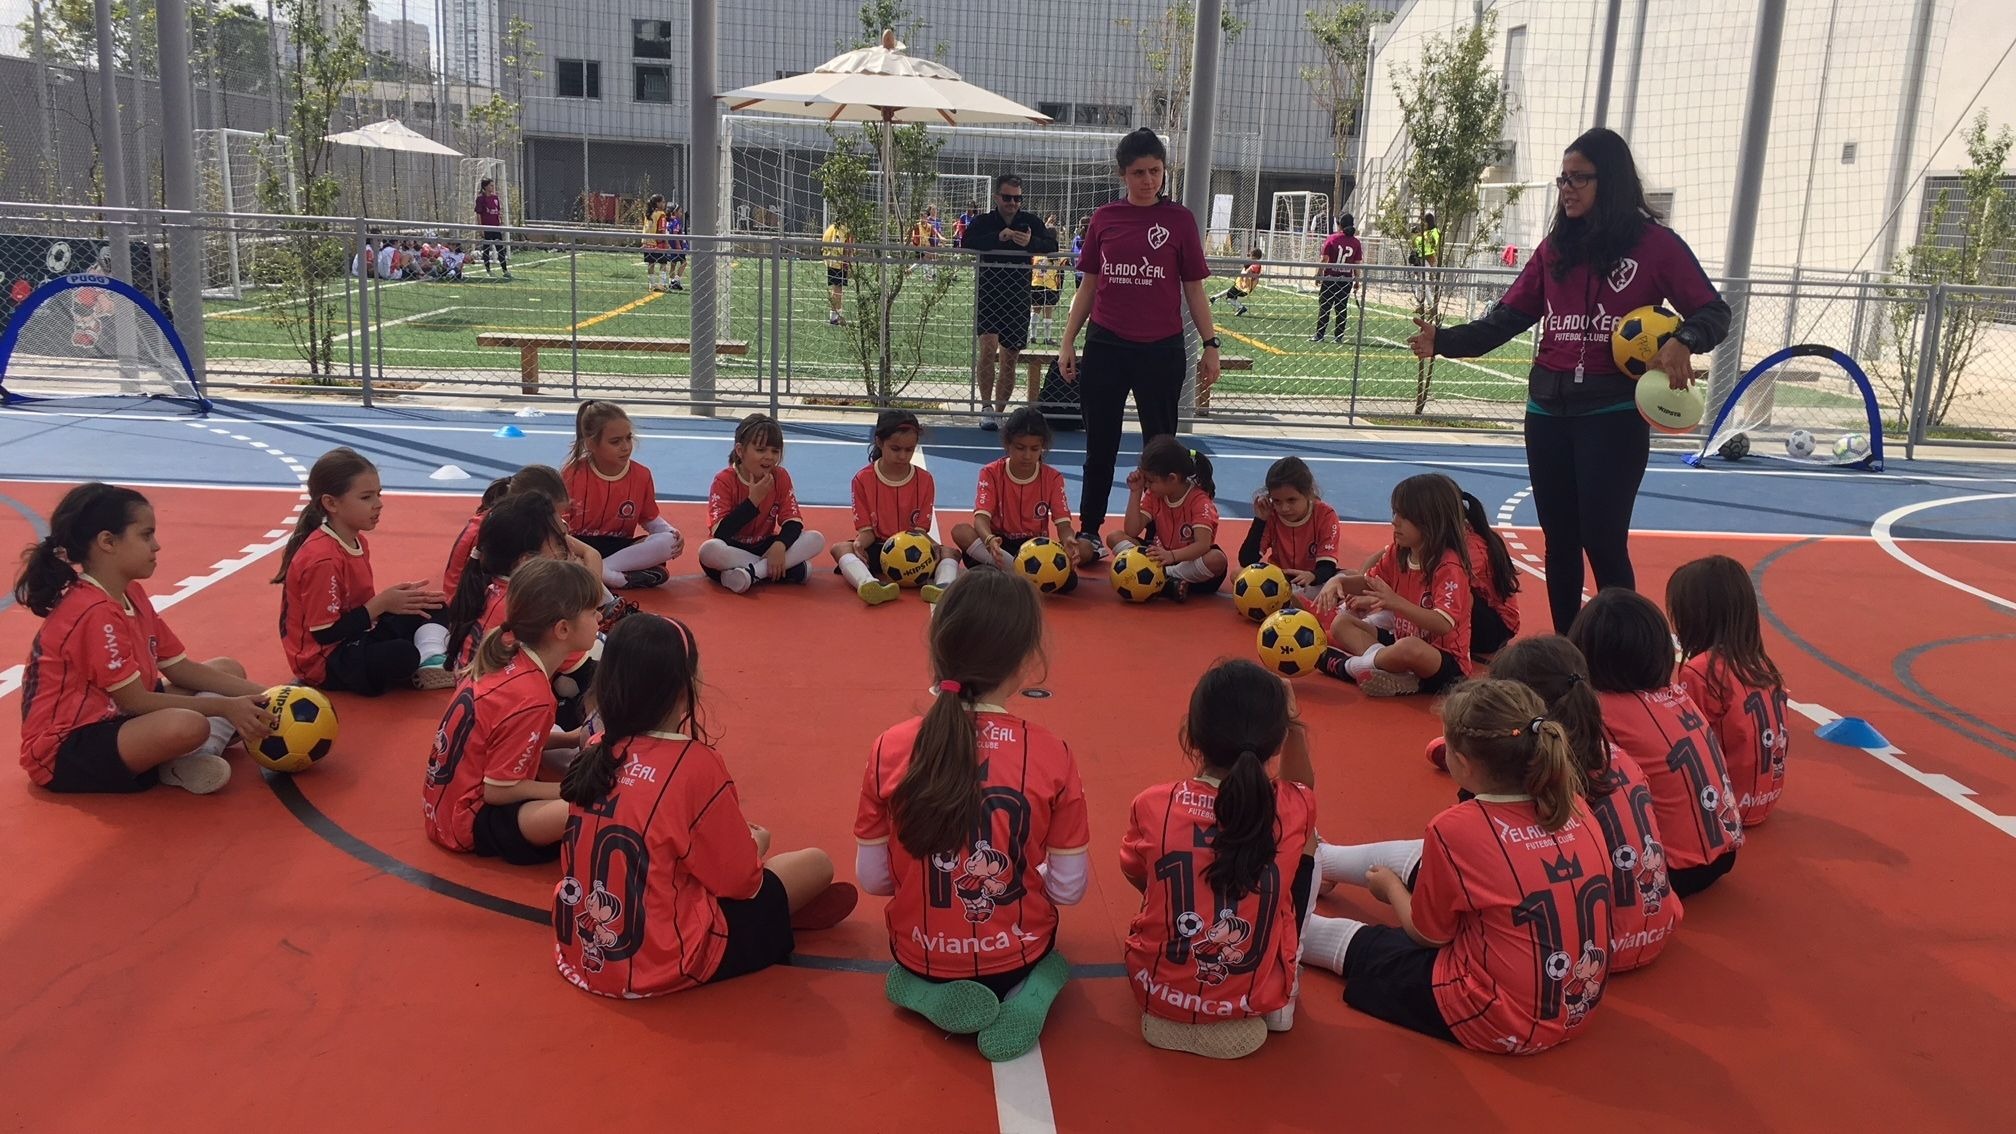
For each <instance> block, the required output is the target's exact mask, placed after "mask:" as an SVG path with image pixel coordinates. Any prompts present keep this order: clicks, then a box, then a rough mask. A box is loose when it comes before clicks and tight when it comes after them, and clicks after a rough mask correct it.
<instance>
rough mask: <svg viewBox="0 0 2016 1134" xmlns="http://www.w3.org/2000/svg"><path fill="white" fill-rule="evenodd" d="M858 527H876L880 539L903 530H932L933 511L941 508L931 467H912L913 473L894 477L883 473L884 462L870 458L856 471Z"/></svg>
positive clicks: (855, 492)
mask: <svg viewBox="0 0 2016 1134" xmlns="http://www.w3.org/2000/svg"><path fill="white" fill-rule="evenodd" d="M853 490H854V530H855V531H860V530H861V529H862V528H873V529H874V530H875V538H876V539H888V538H889V537H890V536H893V535H896V534H898V533H899V532H927V531H930V530H931V511H932V509H933V508H935V507H937V502H938V484H937V482H936V481H934V480H932V479H931V470H929V469H921V468H918V467H917V466H916V465H911V466H910V475H909V476H907V477H905V478H903V479H902V480H890V479H889V478H887V477H885V476H883V475H882V468H881V462H880V461H870V462H868V464H866V465H864V466H863V467H862V469H861V471H860V472H857V473H855V474H854V485H853Z"/></svg>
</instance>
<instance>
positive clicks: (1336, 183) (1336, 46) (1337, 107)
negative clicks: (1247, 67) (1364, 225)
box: [1302, 0, 1393, 211]
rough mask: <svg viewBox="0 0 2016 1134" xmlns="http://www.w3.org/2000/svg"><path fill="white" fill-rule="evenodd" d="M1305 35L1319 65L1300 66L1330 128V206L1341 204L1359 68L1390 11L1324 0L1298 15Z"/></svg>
mask: <svg viewBox="0 0 2016 1134" xmlns="http://www.w3.org/2000/svg"><path fill="white" fill-rule="evenodd" d="M1302 18H1303V20H1304V21H1306V22H1307V23H1308V25H1309V34H1310V36H1311V37H1312V38H1314V39H1315V40H1316V46H1317V47H1318V48H1320V49H1322V52H1323V62H1322V63H1321V64H1319V65H1317V66H1314V67H1304V68H1302V81H1303V82H1305V83H1307V84H1309V90H1310V93H1311V94H1313V95H1314V96H1315V98H1316V105H1317V106H1319V107H1321V108H1322V110H1323V117H1324V119H1325V120H1326V121H1328V122H1329V124H1330V159H1331V166H1330V207H1331V209H1332V210H1333V211H1335V210H1339V209H1341V208H1342V206H1343V204H1344V162H1345V160H1346V158H1347V157H1348V156H1349V155H1350V150H1351V139H1352V138H1354V137H1357V135H1358V112H1359V110H1360V109H1362V107H1363V104H1364V101H1365V67H1366V65H1367V63H1369V62H1370V57H1371V53H1372V39H1371V33H1372V29H1373V28H1375V27H1377V26H1379V25H1380V24H1384V23H1386V22H1388V21H1389V20H1391V19H1392V18H1393V13H1391V12H1388V11H1385V10H1383V9H1377V8H1373V7H1370V6H1369V5H1367V4H1366V3H1365V0H1349V2H1346V0H1330V2H1329V3H1327V4H1325V5H1323V6H1322V7H1318V8H1311V9H1310V10H1308V11H1306V12H1304V13H1302Z"/></svg>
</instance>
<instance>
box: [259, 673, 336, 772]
mask: <svg viewBox="0 0 2016 1134" xmlns="http://www.w3.org/2000/svg"><path fill="white" fill-rule="evenodd" d="M266 708H267V711H269V712H271V713H272V714H273V716H274V717H275V718H276V720H277V721H278V722H279V723H277V724H276V725H274V727H273V732H272V734H271V735H269V736H268V737H266V739H264V740H262V741H260V742H259V743H258V744H257V745H256V746H254V747H252V758H253V759H254V760H257V761H258V762H259V763H260V765H261V766H263V767H267V768H271V769H273V770H274V771H276V772H304V771H307V770H308V769H309V768H312V767H314V766H315V763H316V761H318V760H320V759H322V757H324V756H327V755H329V749H330V747H331V746H333V745H334V744H335V743H336V709H335V707H334V706H332V705H330V704H329V698H327V697H324V696H323V695H322V691H321V690H319V689H311V688H309V687H308V686H306V685H280V686H276V687H274V688H272V689H268V690H267V691H266Z"/></svg>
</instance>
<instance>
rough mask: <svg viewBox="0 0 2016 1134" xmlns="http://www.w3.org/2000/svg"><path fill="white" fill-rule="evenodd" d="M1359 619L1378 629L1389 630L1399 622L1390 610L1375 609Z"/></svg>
mask: <svg viewBox="0 0 2016 1134" xmlns="http://www.w3.org/2000/svg"><path fill="white" fill-rule="evenodd" d="M1359 621H1361V622H1363V623H1365V624H1366V625H1367V626H1372V627H1376V628H1377V629H1380V630H1391V629H1393V627H1394V626H1396V625H1398V624H1399V621H1400V619H1399V618H1398V616H1396V615H1395V614H1394V613H1393V612H1392V611H1390V610H1375V611H1373V612H1372V613H1370V614H1368V615H1366V616H1365V617H1364V618H1362V619H1360V620H1359Z"/></svg>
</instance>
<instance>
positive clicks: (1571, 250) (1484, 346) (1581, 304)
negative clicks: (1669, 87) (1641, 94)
mask: <svg viewBox="0 0 2016 1134" xmlns="http://www.w3.org/2000/svg"><path fill="white" fill-rule="evenodd" d="M1554 184H1555V186H1556V187H1557V188H1558V189H1559V190H1560V191H1561V197H1560V203H1559V205H1558V207H1557V208H1556V209H1555V212H1554V223H1553V225H1552V226H1551V227H1550V228H1549V229H1548V232H1547V238H1546V239H1545V240H1543V241H1541V243H1540V247H1539V248H1538V249H1537V250H1536V251H1535V253H1534V255H1533V257H1532V259H1530V260H1528V261H1526V268H1525V270H1524V271H1522V272H1520V273H1519V278H1518V279H1517V280H1514V281H1513V283H1512V288H1511V290H1510V291H1507V292H1506V293H1505V295H1504V297H1503V298H1502V299H1500V300H1499V301H1498V303H1497V305H1496V306H1494V307H1492V308H1491V310H1490V311H1489V312H1487V313H1485V316H1484V318H1482V319H1479V320H1477V321H1476V322H1474V323H1464V324H1462V325H1460V326H1456V327H1443V328H1440V329H1438V328H1435V327H1431V326H1429V325H1428V324H1426V323H1423V322H1421V321H1420V320H1419V319H1416V320H1415V321H1414V322H1415V325H1416V326H1418V327H1419V328H1420V330H1419V332H1417V333H1416V334H1415V335H1414V337H1413V338H1412V339H1409V340H1408V345H1409V346H1411V347H1413V348H1414V353H1415V354H1416V355H1418V356H1420V357H1422V358H1429V357H1432V356H1434V355H1438V354H1439V355H1442V356H1443V357H1445V358H1475V357H1476V356H1478V355H1481V354H1488V353H1489V352H1491V351H1493V350H1496V349H1498V348H1499V347H1500V346H1503V345H1504V344H1506V343H1508V342H1510V341H1511V340H1512V339H1513V337H1514V336H1516V335H1518V334H1519V333H1520V332H1522V331H1524V330H1526V328H1528V327H1531V326H1532V325H1533V324H1535V323H1538V322H1540V321H1541V319H1542V318H1543V317H1544V318H1545V319H1546V324H1545V325H1544V326H1543V327H1542V328H1541V331H1540V344H1539V351H1538V353H1537V355H1536V357H1535V358H1534V360H1533V369H1532V372H1531V374H1530V375H1529V377H1528V380H1527V401H1526V466H1527V470H1528V473H1529V475H1531V477H1532V478H1533V505H1534V507H1535V509H1537V510H1538V511H1539V513H1540V530H1541V532H1542V533H1543V534H1544V535H1545V536H1546V538H1547V602H1548V605H1549V606H1550V607H1551V608H1552V609H1553V614H1554V629H1555V631H1556V632H1557V633H1562V634H1566V633H1567V632H1568V626H1569V624H1570V623H1572V622H1573V621H1575V615H1576V614H1577V613H1578V612H1579V611H1580V610H1581V609H1582V557H1583V556H1584V555H1587V556H1588V557H1589V566H1590V567H1591V568H1593V569H1594V570H1595V572H1596V586H1597V588H1598V589H1599V590H1600V589H1602V588H1604V587H1627V588H1628V587H1633V586H1634V585H1635V584H1636V581H1637V579H1636V576H1635V575H1634V574H1633V572H1632V569H1631V551H1630V546H1629V537H1630V533H1631V509H1632V506H1633V505H1634V504H1635V503H1636V502H1637V499H1638V484H1639V482H1640V481H1642V480H1643V479H1644V478H1645V463H1646V461H1647V460H1648V459H1649V458H1650V456H1651V450H1652V434H1651V428H1650V427H1649V426H1647V425H1646V424H1645V420H1644V419H1643V418H1641V417H1639V416H1638V414H1637V412H1636V410H1637V400H1636V394H1637V384H1636V383H1635V381H1634V380H1633V379H1632V378H1630V377H1629V376H1628V375H1625V374H1621V373H1619V372H1618V370H1617V366H1616V363H1615V362H1613V361H1612V360H1611V357H1610V334H1611V331H1612V329H1613V328H1615V327H1616V325H1617V321H1618V320H1620V319H1622V318H1623V317H1624V316H1625V315H1628V314H1629V313H1631V312H1632V311H1634V310H1636V309H1637V308H1639V307H1643V306H1645V305H1646V304H1648V303H1659V302H1662V301H1663V302H1667V303H1670V304H1672V305H1673V307H1674V308H1675V309H1676V310H1678V311H1679V313H1680V314H1681V316H1683V318H1684V322H1682V323H1681V324H1680V329H1679V330H1678V331H1676V332H1674V334H1673V337H1672V338H1670V339H1668V340H1666V344H1665V345H1664V346H1663V347H1661V348H1660V349H1659V357H1658V359H1657V360H1656V361H1655V362H1654V363H1653V365H1654V366H1655V367H1656V368H1657V369H1660V370H1663V371H1665V372H1666V373H1667V374H1668V375H1670V376H1671V377H1672V382H1673V387H1674V389H1679V388H1680V387H1682V386H1684V385H1685V384H1686V383H1688V382H1691V381H1693V380H1694V363H1693V356H1694V355H1696V354H1698V353H1700V352H1702V351H1707V350H1712V349H1714V347H1715V345H1716V344H1717V343H1720V342H1721V341H1722V337H1723V336H1724V335H1726V334H1728V333H1729V305H1728V304H1727V303H1724V302H1723V301H1722V297H1721V295H1719V294H1718V293H1717V292H1716V291H1715V285H1714V284H1711V283H1709V282H1708V275H1707V273H1705V272H1703V271H1702V270H1701V264H1700V263H1699V262H1698V261H1697V260H1695V259H1694V253H1693V251H1692V250H1690V249H1689V248H1688V247H1687V244H1686V242H1685V241H1683V240H1681V239H1680V238H1679V237H1678V236H1676V235H1674V233H1673V230H1671V229H1669V228H1667V227H1666V226H1664V225H1662V224H1660V223H1659V214H1657V213H1655V212H1653V211H1652V207H1651V206H1650V205H1648V204H1646V202H1645V191H1644V188H1643V186H1642V185H1641V184H1640V183H1639V180H1638V167H1637V165H1636V164H1635V163H1634V162H1633V161H1632V160H1631V148H1630V147H1629V146H1628V145H1626V144H1625V142H1624V139H1623V138H1620V137H1618V136H1617V135H1616V134H1615V133H1613V132H1611V131H1609V130H1605V129H1602V128H1601V127H1598V128H1597V129H1594V130H1591V131H1589V132H1588V133H1586V134H1583V135H1582V136H1581V137H1579V138H1577V139H1575V142H1574V144H1573V145H1571V146H1569V147H1568V151H1567V153H1565V154H1564V155H1562V158H1561V176H1559V177H1557V178H1555V179H1554Z"/></svg>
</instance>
